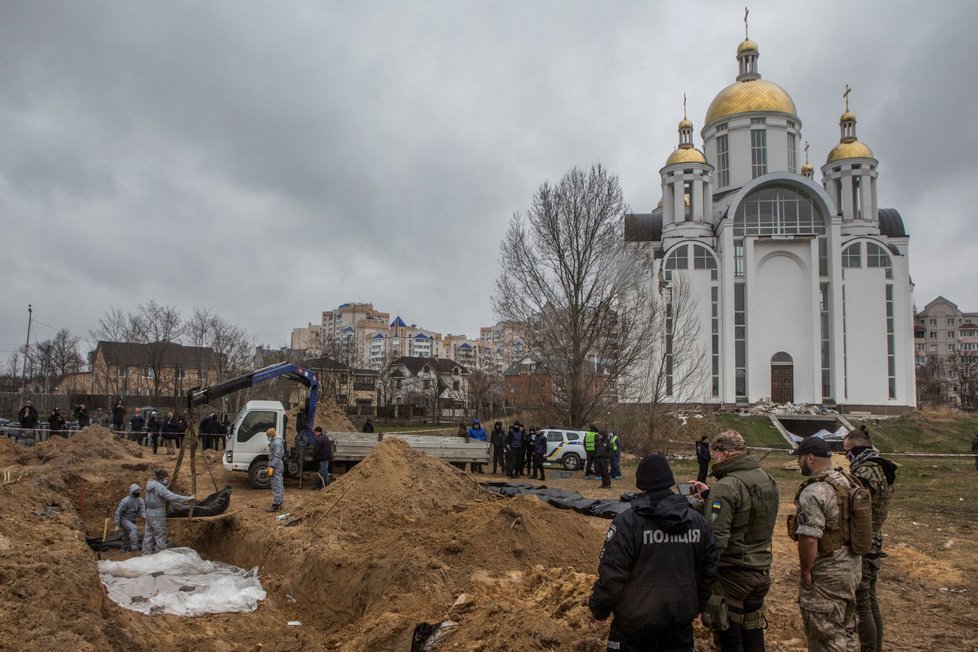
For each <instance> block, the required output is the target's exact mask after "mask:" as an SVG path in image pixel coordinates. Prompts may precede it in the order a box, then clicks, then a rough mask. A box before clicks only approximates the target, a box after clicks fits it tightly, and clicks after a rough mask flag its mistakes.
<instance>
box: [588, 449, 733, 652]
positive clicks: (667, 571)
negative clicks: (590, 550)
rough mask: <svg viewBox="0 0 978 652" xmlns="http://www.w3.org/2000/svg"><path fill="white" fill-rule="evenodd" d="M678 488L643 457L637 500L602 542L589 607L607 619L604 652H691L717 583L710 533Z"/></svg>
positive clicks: (660, 465)
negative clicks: (695, 632) (695, 629)
mask: <svg viewBox="0 0 978 652" xmlns="http://www.w3.org/2000/svg"><path fill="white" fill-rule="evenodd" d="M674 484H676V481H675V479H674V478H673V475H672V469H670V468H669V462H668V461H667V460H666V458H665V457H663V456H662V455H659V454H657V453H654V454H652V455H647V456H646V457H645V458H643V459H642V461H641V462H640V463H639V465H638V468H637V469H636V471H635V485H636V486H637V487H638V488H639V489H641V490H642V492H643V493H641V494H639V495H638V496H636V497H635V498H634V499H632V501H631V505H632V507H631V509H628V510H626V511H624V512H622V513H621V514H619V515H618V516H616V517H615V519H614V521H612V523H611V526H610V527H609V528H608V533H607V535H605V541H604V547H603V548H602V549H601V561H600V563H599V566H598V580H597V581H596V582H595V583H594V588H593V589H592V591H591V597H590V599H589V600H588V607H589V608H590V610H591V615H592V616H594V618H595V620H597V621H599V622H603V621H604V620H606V619H607V618H608V616H609V615H612V614H613V615H614V618H613V620H612V621H611V631H610V632H609V633H608V649H609V650H621V652H638V651H639V650H642V651H644V650H663V651H677V652H679V651H691V650H692V649H693V620H694V619H695V618H696V616H697V615H698V614H700V613H702V611H703V608H704V607H705V606H706V603H707V601H708V600H709V598H710V594H711V591H712V588H713V584H714V583H715V582H716V579H717V554H716V545H715V542H714V539H713V533H712V531H711V530H710V528H709V526H708V525H707V524H706V521H705V520H703V517H702V516H701V515H700V514H699V513H698V512H697V511H696V510H694V509H693V508H692V507H690V505H689V503H688V502H687V500H686V498H684V497H683V496H679V495H677V494H674V493H673V492H672V486H673V485H674Z"/></svg>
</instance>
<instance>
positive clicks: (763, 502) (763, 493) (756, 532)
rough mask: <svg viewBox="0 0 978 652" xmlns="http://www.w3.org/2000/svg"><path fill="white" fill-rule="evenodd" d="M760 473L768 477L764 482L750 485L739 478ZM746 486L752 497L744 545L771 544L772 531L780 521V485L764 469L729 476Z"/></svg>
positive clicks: (737, 472) (734, 472) (733, 473)
mask: <svg viewBox="0 0 978 652" xmlns="http://www.w3.org/2000/svg"><path fill="white" fill-rule="evenodd" d="M753 471H760V472H761V473H763V474H764V475H765V476H766V478H767V479H766V480H765V481H763V482H754V483H748V482H745V481H744V480H743V478H741V477H739V476H740V475H741V474H744V475H746V474H748V473H751V472H753ZM727 476H728V477H731V478H735V479H736V480H737V481H738V482H740V483H741V484H743V485H744V487H745V488H746V489H747V493H748V495H749V496H750V514H749V515H748V517H747V530H746V531H745V532H744V543H746V544H748V545H753V544H758V543H764V542H769V541H770V540H771V531H772V530H774V525H775V523H777V520H778V485H777V483H776V482H775V481H774V478H772V477H771V474H770V473H768V472H767V471H765V470H763V469H752V470H751V471H733V472H731V473H729V474H727Z"/></svg>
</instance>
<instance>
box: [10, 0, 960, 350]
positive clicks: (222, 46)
mask: <svg viewBox="0 0 978 652" xmlns="http://www.w3.org/2000/svg"><path fill="white" fill-rule="evenodd" d="M937 7H938V8H939V10H940V11H935V10H933V9H931V10H929V11H926V12H925V11H923V10H921V9H920V6H919V5H918V4H916V3H910V2H897V3H892V2H873V3H843V2H825V3H818V4H817V5H811V4H800V3H798V4H794V3H775V2H764V3H755V6H752V7H751V37H752V38H753V39H754V40H756V41H757V42H758V43H759V44H760V47H761V60H760V69H761V73H762V74H763V76H764V77H765V78H767V79H771V80H773V81H776V82H778V83H780V84H781V85H782V86H784V87H785V89H786V90H788V92H789V93H790V94H791V95H792V97H793V98H794V100H795V102H796V105H797V106H798V111H799V115H800V117H801V119H802V121H803V123H804V126H803V129H804V136H805V138H806V139H807V140H809V141H810V142H811V145H812V146H811V157H812V162H813V163H814V164H815V166H816V168H818V167H820V165H821V163H822V162H824V159H825V155H826V154H827V152H828V151H829V149H831V147H832V146H833V145H834V144H835V142H837V140H838V125H837V120H838V116H839V114H840V113H841V111H842V97H841V93H842V88H843V86H844V85H845V84H850V85H851V86H852V87H853V89H854V90H853V94H852V102H853V107H852V108H853V110H854V111H855V112H856V113H857V115H858V116H859V125H858V129H859V135H860V138H861V139H862V140H863V141H864V142H866V143H867V144H868V145H869V146H870V147H871V148H872V149H873V151H874V152H875V153H876V155H877V157H878V158H879V159H880V181H879V195H880V203H881V205H883V206H894V207H896V208H898V209H900V210H901V212H902V213H903V215H904V218H905V219H906V221H907V224H908V228H909V229H910V231H911V233H912V236H913V239H912V243H911V245H912V249H911V251H912V272H913V274H914V280H915V282H916V283H917V300H918V303H920V304H923V303H926V302H927V301H929V300H930V299H931V298H933V296H934V295H936V294H938V293H943V294H945V295H947V296H948V297H950V298H952V299H953V300H956V301H957V302H958V303H959V305H961V307H962V308H964V309H978V299H976V298H975V296H974V293H973V292H971V291H970V288H971V284H970V282H969V277H970V274H971V270H970V266H969V265H968V264H967V261H968V260H970V259H972V256H971V254H974V253H975V251H974V250H973V248H974V245H969V244H968V242H970V240H971V238H970V237H968V236H970V234H971V233H972V232H973V230H972V229H971V226H970V222H969V220H968V215H967V207H968V203H967V198H966V194H967V193H968V191H969V189H970V179H971V178H973V177H974V167H975V164H974V163H973V162H972V160H973V158H974V157H973V156H972V154H971V153H972V152H974V151H975V142H974V140H975V129H974V127H973V125H972V124H971V123H972V121H973V118H972V117H971V114H972V113H973V111H971V110H970V107H971V106H972V105H973V104H974V99H975V98H974V95H975V93H976V90H975V88H974V84H972V83H970V80H972V79H973V76H974V75H973V72H972V70H971V67H972V65H973V64H972V62H973V61H974V60H975V59H976V54H978V53H976V52H975V46H974V44H973V39H972V38H971V35H972V33H973V28H974V26H975V23H976V20H975V18H976V14H978V11H976V7H974V6H973V3H970V2H957V3H942V4H940V5H937ZM741 21H742V14H741V13H740V10H739V9H736V8H734V7H723V6H718V5H716V4H715V3H684V4H682V5H681V6H680V5H679V4H678V3H671V4H668V5H667V4H664V3H644V2H613V3H611V2H609V3H589V2H556V1H554V2H529V3H527V2H492V3H489V2H485V3H458V2H448V1H445V2H417V3H385V2H368V3H356V4H354V3H334V4H323V3H299V2H291V3H258V2H223V3H222V2H211V3H196V2H168V3H149V2H125V3H122V2H115V3H108V2H105V3H53V2H7V3H4V4H3V6H2V7H0V66H2V70H3V74H0V214H2V215H3V218H2V219H3V229H2V232H3V235H4V237H3V241H4V246H3V250H4V251H3V256H2V260H3V264H4V278H5V280H6V283H5V291H4V293H3V301H2V305H0V354H2V355H4V356H6V354H7V353H9V352H10V351H11V350H12V349H13V347H15V346H17V345H18V344H19V343H20V342H21V341H22V339H23V335H24V330H25V323H24V322H25V318H26V311H25V308H26V304H28V303H32V304H34V306H35V315H36V316H37V317H38V319H40V320H41V321H42V322H43V324H45V325H42V326H40V327H39V330H38V339H44V338H46V337H50V336H51V335H53V332H47V331H49V330H51V329H52V328H54V327H66V328H69V329H70V330H71V331H72V332H73V333H75V334H77V335H82V336H84V335H87V332H88V330H89V329H90V328H92V327H93V325H94V324H95V322H96V320H97V319H98V317H99V316H100V315H101V314H103V313H104V311H105V310H107V309H109V308H123V309H132V308H135V307H136V306H137V305H139V304H140V303H145V302H147V301H149V300H150V299H154V300H156V301H158V302H160V303H168V304H172V305H175V306H178V307H180V308H181V309H182V310H183V311H184V312H185V313H189V312H191V311H192V309H193V307H194V306H201V307H208V308H212V309H215V310H217V311H219V312H220V313H221V314H223V315H224V316H225V317H227V318H228V319H229V320H231V321H233V322H235V323H238V324H240V325H241V326H242V327H244V328H245V329H246V330H248V331H249V332H251V333H253V334H254V335H255V336H256V337H257V339H258V340H259V341H260V342H263V343H266V344H270V345H281V344H286V343H287V342H288V337H289V332H290V330H291V329H292V328H293V327H295V326H300V325H304V324H305V323H307V322H309V321H317V320H318V315H319V313H320V312H321V311H322V310H324V309H328V308H332V307H335V306H336V305H337V304H339V303H341V302H344V301H347V300H364V301H373V302H374V304H375V305H376V306H377V307H378V308H380V309H382V310H388V311H391V312H393V313H401V314H402V315H403V316H404V318H405V319H406V320H407V321H409V322H416V323H418V324H420V325H424V326H427V327H429V328H433V329H436V330H440V331H442V332H455V333H458V332H464V333H466V334H468V335H470V336H474V335H476V334H477V332H478V331H477V329H478V327H479V326H480V325H486V324H489V323H491V322H492V321H493V316H492V314H491V311H490V308H489V295H490V293H491V292H492V288H493V281H494V279H495V277H496V275H497V271H498V270H497V257H498V251H497V247H498V242H499V240H500V238H501V236H502V234H503V231H504V230H505V228H506V225H507V222H508V220H509V218H510V216H511V215H512V214H513V213H514V212H518V211H523V210H525V208H526V207H527V205H528V204H529V202H530V199H531V196H532V194H533V192H534V191H535V189H536V188H537V187H538V186H539V184H540V183H541V182H543V181H545V180H548V179H549V180H553V179H556V178H558V177H559V176H560V175H561V174H562V173H563V172H565V171H566V170H568V169H569V168H571V167H573V166H575V165H578V166H587V165H590V164H591V163H593V162H597V161H600V162H602V163H603V164H604V165H605V166H607V167H608V168H609V169H611V170H612V171H614V172H616V173H617V174H619V175H620V178H621V182H622V186H623V189H624V191H625V195H626V199H627V201H628V202H629V204H630V205H631V207H632V209H633V210H649V209H651V208H652V207H653V206H654V205H655V203H656V202H657V201H658V199H659V196H660V194H661V193H660V189H659V176H658V170H659V168H660V167H661V165H662V163H663V162H664V160H665V158H666V157H667V156H668V154H669V152H670V151H671V150H672V149H673V148H674V147H675V144H676V131H675V129H676V123H677V122H678V120H679V119H680V117H681V113H682V95H683V93H686V94H687V96H688V98H689V101H688V107H689V116H690V118H691V119H692V120H693V121H694V123H695V124H696V128H697V130H698V129H700V128H702V126H703V125H702V119H703V115H704V114H705V112H706V108H707V106H708V105H709V102H710V100H711V99H712V98H713V96H714V95H715V94H716V92H717V91H719V90H720V89H721V88H723V87H724V86H726V85H727V84H729V83H730V82H731V81H733V78H734V76H735V75H736V61H735V60H734V51H735V49H736V45H737V43H738V42H739V40H740V39H742V38H743V24H742V22H741ZM696 140H697V142H699V138H698V137H697V139H696ZM818 176H820V175H818V174H817V175H816V177H818ZM935 260H941V261H943V264H942V265H941V266H938V265H935V264H933V261H935ZM957 261H961V262H957ZM49 326H50V327H49ZM3 363H5V360H0V364H3Z"/></svg>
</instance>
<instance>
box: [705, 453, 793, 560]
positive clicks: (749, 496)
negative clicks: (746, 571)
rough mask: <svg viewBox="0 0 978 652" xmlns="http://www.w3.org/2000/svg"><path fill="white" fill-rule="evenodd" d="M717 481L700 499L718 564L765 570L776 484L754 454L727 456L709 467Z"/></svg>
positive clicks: (775, 511) (774, 518)
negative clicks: (715, 548)
mask: <svg viewBox="0 0 978 652" xmlns="http://www.w3.org/2000/svg"><path fill="white" fill-rule="evenodd" d="M711 475H713V477H715V478H717V483H716V484H715V485H713V487H711V488H710V493H709V495H708V496H707V497H706V500H705V501H704V502H703V506H702V511H703V516H704V517H705V518H706V522H707V523H709V524H710V526H711V527H712V528H713V534H714V535H715V536H716V542H717V553H718V555H719V560H720V565H721V566H723V565H727V564H732V565H734V566H740V567H742V568H751V569H756V570H768V569H770V568H771V534H772V533H773V532H774V525H775V522H776V521H777V518H778V504H779V498H778V486H777V484H776V483H775V482H774V478H772V477H771V476H770V475H769V474H768V473H767V471H765V470H764V469H762V468H761V465H760V463H759V462H758V460H757V457H755V456H754V455H750V454H748V455H738V456H736V457H731V458H729V459H727V460H724V461H723V462H721V463H719V464H717V465H715V466H714V467H713V473H712V474H711Z"/></svg>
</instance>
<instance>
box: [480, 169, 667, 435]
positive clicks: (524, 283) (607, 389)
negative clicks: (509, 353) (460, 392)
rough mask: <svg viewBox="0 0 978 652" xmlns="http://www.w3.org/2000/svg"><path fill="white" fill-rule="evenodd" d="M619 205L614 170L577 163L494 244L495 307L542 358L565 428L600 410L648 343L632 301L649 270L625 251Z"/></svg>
mask: <svg viewBox="0 0 978 652" xmlns="http://www.w3.org/2000/svg"><path fill="white" fill-rule="evenodd" d="M625 211H626V206H625V203H624V200H623V198H622V192H621V187H620V186H619V183H618V178H617V177H615V176H614V175H611V174H609V173H608V171H607V170H605V168H603V167H602V166H601V165H594V166H592V167H591V168H590V170H586V171H585V170H581V169H578V168H575V169H573V170H571V171H569V172H567V173H566V174H565V175H564V176H563V177H562V178H561V179H560V181H558V182H557V183H554V184H552V183H550V182H547V183H544V184H543V185H542V186H540V188H539V190H538V191H537V193H536V194H535V195H534V197H533V200H532V203H531V206H530V209H529V210H528V211H527V212H526V214H525V215H520V214H516V215H514V216H513V219H512V221H511V222H510V226H509V229H508V230H507V232H506V235H505V237H504V238H503V241H502V243H501V244H500V267H501V268H502V270H503V271H502V273H501V274H500V276H499V278H498V279H497V281H496V293H495V295H494V297H493V308H494V309H495V312H496V314H497V316H498V318H499V319H504V320H507V321H510V322H512V323H514V324H516V327H517V329H518V334H519V336H520V338H521V339H522V341H523V344H524V351H526V352H527V353H531V354H533V355H535V356H537V357H538V358H539V359H540V360H541V361H543V362H544V363H545V364H546V366H547V368H548V370H549V372H550V373H551V374H552V375H553V381H554V382H553V383H551V384H550V386H551V387H552V390H551V393H552V396H551V400H552V401H553V404H554V407H555V408H556V409H557V410H559V412H560V413H561V414H562V416H563V418H564V419H565V422H566V424H567V425H569V426H583V425H586V424H587V423H589V422H590V421H591V419H592V418H593V417H595V416H597V415H598V414H600V413H603V412H604V410H605V408H606V405H607V404H608V403H611V402H614V401H615V400H616V398H617V397H616V393H617V383H618V381H619V379H620V378H621V377H622V376H623V375H624V374H625V373H626V372H627V371H628V370H629V369H631V368H632V367H633V366H634V365H635V363H636V362H637V361H638V360H641V359H642V358H643V357H644V356H645V355H646V351H647V349H648V345H649V341H650V335H651V333H652V326H653V324H652V323H650V320H649V319H648V317H647V312H648V306H647V305H643V304H642V302H640V301H636V300H635V298H636V297H637V296H640V294H641V289H642V287H643V285H645V286H647V284H648V278H649V276H648V271H647V267H646V265H645V260H644V259H643V258H642V257H638V256H629V255H627V254H626V250H625V243H624V228H623V220H624V215H625Z"/></svg>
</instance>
